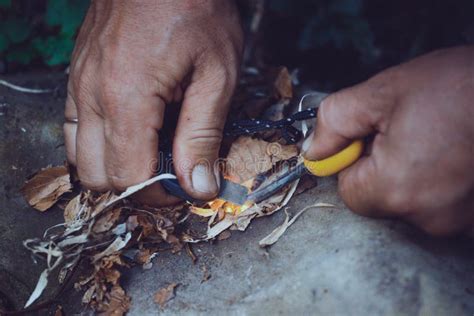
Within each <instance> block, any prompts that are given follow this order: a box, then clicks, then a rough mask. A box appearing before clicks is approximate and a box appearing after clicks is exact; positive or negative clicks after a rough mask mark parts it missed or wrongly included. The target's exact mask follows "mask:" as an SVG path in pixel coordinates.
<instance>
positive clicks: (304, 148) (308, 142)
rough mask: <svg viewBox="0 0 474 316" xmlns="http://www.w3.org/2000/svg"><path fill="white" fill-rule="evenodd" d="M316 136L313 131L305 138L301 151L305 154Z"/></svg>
mask: <svg viewBox="0 0 474 316" xmlns="http://www.w3.org/2000/svg"><path fill="white" fill-rule="evenodd" d="M313 138H314V132H311V134H309V136H308V137H307V138H306V139H305V140H304V142H303V145H302V146H301V151H302V152H303V154H304V153H305V152H307V151H308V149H309V146H311V143H312V142H313Z"/></svg>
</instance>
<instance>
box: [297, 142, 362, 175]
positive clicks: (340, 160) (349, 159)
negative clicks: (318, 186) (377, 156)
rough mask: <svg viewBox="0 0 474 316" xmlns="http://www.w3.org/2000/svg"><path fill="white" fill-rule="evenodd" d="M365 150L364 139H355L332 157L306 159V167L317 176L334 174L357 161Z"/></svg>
mask: <svg viewBox="0 0 474 316" xmlns="http://www.w3.org/2000/svg"><path fill="white" fill-rule="evenodd" d="M363 150H364V142H363V141H362V140H355V141H353V142H352V144H350V145H349V146H347V147H346V148H344V149H343V150H341V151H340V152H338V153H337V154H334V155H332V156H331V157H328V158H326V159H322V160H316V161H311V160H306V159H305V160H304V162H303V163H304V166H305V167H306V169H308V171H309V172H311V173H312V174H314V175H315V176H318V177H326V176H332V175H333V174H336V173H338V172H339V171H341V170H343V169H346V168H347V167H349V166H350V165H352V164H353V163H354V162H356V160H357V159H359V157H360V156H361V155H362V151H363Z"/></svg>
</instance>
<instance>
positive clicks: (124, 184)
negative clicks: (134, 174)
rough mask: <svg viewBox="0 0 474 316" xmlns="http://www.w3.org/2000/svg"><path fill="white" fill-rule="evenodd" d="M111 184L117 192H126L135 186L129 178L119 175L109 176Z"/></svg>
mask: <svg viewBox="0 0 474 316" xmlns="http://www.w3.org/2000/svg"><path fill="white" fill-rule="evenodd" d="M109 182H110V184H111V186H112V188H113V189H114V190H116V191H119V192H122V191H125V190H126V189H127V188H128V187H130V186H131V185H133V183H131V181H130V179H128V178H127V177H124V176H121V175H118V174H113V175H110V176H109Z"/></svg>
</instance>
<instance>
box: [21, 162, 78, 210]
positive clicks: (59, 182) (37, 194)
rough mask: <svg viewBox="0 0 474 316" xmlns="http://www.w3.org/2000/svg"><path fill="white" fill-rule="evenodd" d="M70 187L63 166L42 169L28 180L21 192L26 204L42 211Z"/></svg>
mask: <svg viewBox="0 0 474 316" xmlns="http://www.w3.org/2000/svg"><path fill="white" fill-rule="evenodd" d="M71 188H72V185H71V182H70V178H69V171H68V169H67V168H66V167H65V166H59V167H52V168H47V169H43V170H41V171H40V172H38V173H37V174H36V175H35V176H34V177H33V178H32V179H30V180H28V181H27V182H26V183H25V185H24V186H23V188H22V189H21V192H22V193H23V195H24V197H25V199H26V200H27V202H28V204H30V205H31V206H32V207H34V208H35V209H37V210H38V211H41V212H44V211H46V210H47V209H49V208H50V207H51V206H53V205H54V204H55V203H56V202H57V201H58V200H59V198H60V197H61V196H62V195H63V194H64V193H66V192H69V191H70V190H71Z"/></svg>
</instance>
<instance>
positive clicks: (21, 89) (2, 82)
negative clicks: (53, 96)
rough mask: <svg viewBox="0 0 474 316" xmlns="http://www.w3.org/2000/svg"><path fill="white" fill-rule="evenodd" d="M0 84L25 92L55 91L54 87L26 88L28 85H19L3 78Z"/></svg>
mask: <svg viewBox="0 0 474 316" xmlns="http://www.w3.org/2000/svg"><path fill="white" fill-rule="evenodd" d="M0 85H2V86H5V87H8V88H10V89H12V90H15V91H20V92H24V93H50V92H53V90H52V89H30V88H26V87H21V86H17V85H15V84H13V83H10V82H8V81H6V80H2V79H0Z"/></svg>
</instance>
